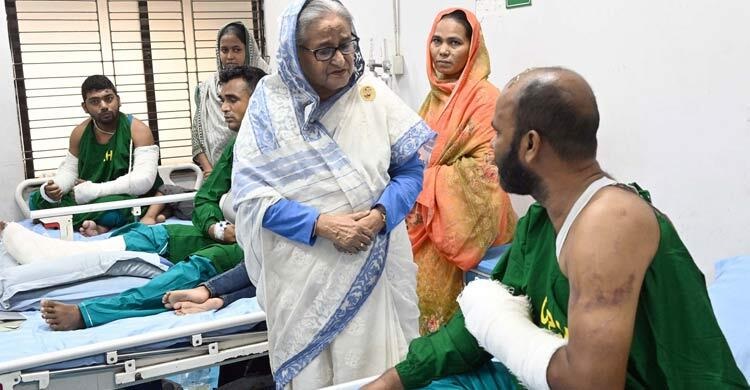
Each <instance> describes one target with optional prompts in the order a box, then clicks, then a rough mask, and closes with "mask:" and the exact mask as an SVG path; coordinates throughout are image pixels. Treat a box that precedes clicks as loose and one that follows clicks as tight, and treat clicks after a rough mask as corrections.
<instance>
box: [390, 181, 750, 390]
mask: <svg viewBox="0 0 750 390" xmlns="http://www.w3.org/2000/svg"><path fill="white" fill-rule="evenodd" d="M640 194H641V196H642V197H643V198H644V199H646V200H647V201H649V202H650V198H649V195H648V193H647V192H645V191H642V190H641V191H640ZM654 213H655V214H656V217H657V220H658V223H659V229H660V234H661V235H660V243H659V248H658V250H657V253H656V255H655V256H654V258H653V260H652V262H651V265H650V266H649V268H648V269H647V271H646V275H645V278H644V281H643V286H642V288H641V292H640V297H639V302H638V307H637V311H636V320H635V328H634V332H633V341H632V346H631V349H630V354H629V357H628V366H627V374H626V388H628V389H667V388H673V389H727V388H748V385H747V382H746V380H745V378H744V376H743V375H742V373H741V372H740V371H739V369H738V368H737V365H736V363H735V361H734V358H733V357H732V354H731V352H730V350H729V346H728V345H727V342H726V339H725V338H724V335H723V334H722V332H721V329H719V326H718V324H717V322H716V318H715V317H714V314H713V310H712V308H711V302H710V301H709V297H708V293H707V291H706V284H705V280H704V277H703V274H702V273H701V272H700V270H699V269H698V267H697V266H696V265H695V263H694V262H693V259H692V257H691V256H690V254H689V253H688V251H687V249H686V248H685V246H684V244H683V243H682V241H681V240H680V238H679V236H678V234H677V232H676V230H675V228H674V226H672V224H671V222H670V221H669V219H668V218H667V217H666V216H665V215H664V214H662V213H661V212H659V211H658V210H656V209H654ZM555 237H556V233H555V230H554V227H553V225H552V222H551V221H550V219H549V217H548V216H547V212H546V210H545V209H544V208H543V207H542V206H540V205H538V204H534V205H532V206H531V207H530V208H529V211H528V212H527V214H526V216H524V217H523V218H522V219H521V220H520V221H519V222H518V227H517V229H516V235H515V237H514V240H513V245H512V247H511V249H510V250H509V251H508V252H507V253H506V254H505V255H504V256H503V257H502V258H501V259H500V262H499V263H498V265H497V266H496V267H495V269H494V271H493V275H492V278H493V279H495V280H500V281H502V282H503V283H504V284H506V285H507V286H509V287H510V288H511V289H512V291H514V293H515V294H525V295H527V296H528V297H529V299H530V301H531V306H532V313H531V316H532V321H533V322H534V323H535V324H536V325H537V326H539V327H542V328H546V329H549V330H552V331H553V332H555V333H558V334H560V335H562V336H563V337H566V336H567V334H568V317H567V309H568V297H569V292H570V291H569V283H568V279H567V278H566V277H565V275H563V274H562V272H561V271H560V268H559V266H558V263H557V258H556V256H555ZM489 359H491V356H490V355H489V354H488V353H487V352H485V351H484V350H482V349H481V347H479V345H478V344H477V342H476V340H475V339H474V337H473V336H471V334H470V333H469V332H468V331H467V330H466V328H465V327H464V318H463V315H462V313H460V312H459V313H457V314H456V315H455V316H454V318H453V319H452V320H451V321H450V322H449V323H448V324H447V325H446V326H445V327H443V328H441V329H440V330H439V331H438V332H436V333H434V334H431V335H428V336H425V337H420V338H418V339H416V340H414V341H412V343H411V344H410V346H409V353H408V355H407V357H406V359H405V360H404V361H402V362H401V363H399V364H398V365H397V366H396V370H397V371H398V373H399V376H400V377H401V380H402V382H403V383H404V386H405V387H407V388H416V387H421V386H426V385H427V384H429V383H430V381H431V380H432V379H435V378H440V377H445V376H449V375H455V374H463V373H467V372H471V371H473V370H476V369H478V368H480V367H482V366H485V368H486V363H487V362H488V361H489ZM448 380H450V378H448ZM439 382H442V381H436V382H435V383H436V384H439ZM438 387H439V386H438Z"/></svg>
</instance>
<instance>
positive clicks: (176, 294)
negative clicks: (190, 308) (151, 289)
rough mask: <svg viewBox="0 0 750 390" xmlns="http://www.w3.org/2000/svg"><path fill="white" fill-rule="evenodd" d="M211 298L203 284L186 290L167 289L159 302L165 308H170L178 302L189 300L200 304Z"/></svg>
mask: <svg viewBox="0 0 750 390" xmlns="http://www.w3.org/2000/svg"><path fill="white" fill-rule="evenodd" d="M209 298H211V293H210V292H209V291H208V289H207V288H206V287H205V286H198V287H196V288H191V289H188V290H174V291H169V292H167V293H166V294H164V296H163V297H162V298H161V302H162V303H163V304H164V307H166V308H167V309H172V308H173V307H174V305H175V304H176V303H178V302H191V303H197V304H201V303H204V302H206V301H207V300H208V299H209Z"/></svg>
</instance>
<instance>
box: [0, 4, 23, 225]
mask: <svg viewBox="0 0 750 390" xmlns="http://www.w3.org/2000/svg"><path fill="white" fill-rule="evenodd" d="M7 36H8V26H7V22H6V17H5V7H0V37H2V38H0V137H2V142H0V188H2V191H0V220H3V221H8V220H14V219H20V218H21V212H20V211H18V207H17V206H16V202H15V200H14V198H13V193H14V191H15V188H16V184H18V183H19V182H20V181H21V180H23V179H24V167H23V156H22V154H21V132H20V129H19V127H18V111H17V108H16V107H17V106H16V94H15V86H14V85H13V62H12V60H11V56H10V44H9V42H8V38H6V37H7Z"/></svg>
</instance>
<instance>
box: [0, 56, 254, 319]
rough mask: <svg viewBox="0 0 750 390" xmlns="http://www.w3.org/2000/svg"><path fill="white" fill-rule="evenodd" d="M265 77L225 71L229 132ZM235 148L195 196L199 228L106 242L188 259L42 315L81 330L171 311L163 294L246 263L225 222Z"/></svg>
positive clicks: (144, 231) (142, 231)
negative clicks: (223, 203)
mask: <svg viewBox="0 0 750 390" xmlns="http://www.w3.org/2000/svg"><path fill="white" fill-rule="evenodd" d="M263 75H264V73H263V72H262V71H260V70H258V69H255V68H249V67H240V68H233V69H228V70H226V71H223V72H222V74H221V77H220V80H221V82H222V88H221V94H220V96H221V99H222V101H223V104H222V111H223V112H224V117H225V119H226V120H227V124H228V126H229V128H230V129H232V130H235V131H237V130H239V127H240V123H241V121H242V118H243V116H244V114H245V110H246V108H247V104H248V102H249V100H250V95H251V94H252V91H253V90H254V88H255V85H256V84H257V82H258V80H259V79H260V78H261V77H262V76H263ZM233 144H234V142H230V143H229V144H228V145H227V147H226V149H225V151H224V153H223V155H222V156H221V158H220V159H219V161H218V162H217V164H216V165H215V166H214V169H213V172H212V173H211V175H210V176H209V177H208V178H207V179H206V182H205V183H204V184H203V186H202V187H201V189H200V190H199V191H198V193H197V194H196V198H195V205H196V207H195V210H194V211H193V225H194V226H188V225H157V226H145V225H142V224H131V225H127V226H124V227H123V228H121V229H119V230H117V231H115V232H113V236H114V237H112V238H109V239H107V241H110V240H114V241H117V240H121V241H123V242H124V245H123V246H124V247H123V248H122V249H124V250H135V251H146V252H155V253H159V254H161V255H163V256H165V257H167V258H168V259H170V260H172V261H173V262H176V261H179V260H185V261H181V262H179V263H178V264H177V265H175V266H174V267H172V268H170V269H169V270H167V271H166V272H165V273H164V274H162V275H159V276H157V277H156V278H154V279H152V280H151V281H150V282H149V283H147V284H145V285H144V286H142V287H139V288H135V289H130V290H127V291H125V292H123V293H122V294H119V295H118V296H115V297H109V298H96V299H90V300H85V301H83V302H81V303H80V304H78V305H69V304H63V303H59V302H54V301H43V302H42V307H41V311H42V316H43V317H44V318H45V320H46V321H47V323H48V324H49V325H50V327H51V328H52V329H54V330H70V329H79V328H82V327H91V326H97V325H101V324H104V323H107V322H110V321H114V320H117V319H120V318H126V317H135V316H144V315H151V314H156V313H159V312H163V311H165V310H166V309H165V308H164V305H163V303H162V296H163V295H164V294H165V293H166V292H168V291H170V290H174V289H185V288H192V287H195V286H196V285H197V284H198V283H200V282H203V281H206V280H208V279H209V278H211V277H213V276H215V275H217V274H219V273H221V272H224V271H226V270H228V269H230V268H232V267H234V266H235V265H237V264H238V263H240V262H241V261H242V259H243V258H244V256H243V252H242V249H241V248H240V247H239V245H237V244H236V240H235V237H234V225H232V224H231V223H228V222H227V221H225V220H224V213H223V212H222V210H221V207H220V205H219V201H220V198H221V197H222V195H224V194H226V193H228V192H229V190H230V187H231V171H232V158H233V153H232V150H233ZM6 230H7V228H6ZM83 244H88V243H83Z"/></svg>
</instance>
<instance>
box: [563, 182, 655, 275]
mask: <svg viewBox="0 0 750 390" xmlns="http://www.w3.org/2000/svg"><path fill="white" fill-rule="evenodd" d="M658 246H659V224H658V221H657V219H656V214H655V213H654V210H653V209H652V208H651V205H649V204H648V203H647V202H646V201H645V200H643V199H641V198H640V197H639V196H638V195H637V194H635V193H634V192H632V191H629V190H626V189H623V188H618V187H606V188H603V189H602V190H600V191H599V192H597V193H596V195H594V197H593V198H592V199H591V201H590V202H589V204H588V205H587V206H586V207H585V208H584V209H583V211H581V214H580V215H579V216H578V218H577V219H576V221H575V223H574V224H573V226H572V227H571V231H570V233H569V236H568V239H567V240H566V244H565V247H566V248H564V253H566V254H568V255H570V256H564V257H565V258H571V259H585V263H587V264H588V265H594V264H595V263H598V262H604V263H606V264H602V266H603V267H605V268H608V269H610V270H614V269H617V268H620V267H624V268H633V269H634V270H640V271H645V269H646V268H647V267H648V265H649V264H650V262H651V260H652V258H653V256H654V254H655V253H656V250H657V248H658ZM561 257H563V256H562V255H561ZM567 265H570V264H567ZM610 267H612V268H610Z"/></svg>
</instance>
